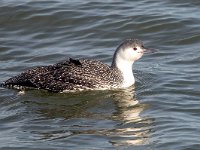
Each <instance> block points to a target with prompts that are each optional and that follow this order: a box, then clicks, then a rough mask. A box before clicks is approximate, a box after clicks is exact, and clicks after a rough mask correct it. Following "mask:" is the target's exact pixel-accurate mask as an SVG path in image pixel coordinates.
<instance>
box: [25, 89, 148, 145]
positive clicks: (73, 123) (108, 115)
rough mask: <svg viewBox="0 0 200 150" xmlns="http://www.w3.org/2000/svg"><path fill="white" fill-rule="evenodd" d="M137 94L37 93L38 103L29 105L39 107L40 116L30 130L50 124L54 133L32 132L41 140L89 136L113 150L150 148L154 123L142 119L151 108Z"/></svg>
mask: <svg viewBox="0 0 200 150" xmlns="http://www.w3.org/2000/svg"><path fill="white" fill-rule="evenodd" d="M133 93H134V89H129V90H122V91H95V92H94V91H92V92H91V91H90V92H81V93H73V94H49V93H43V92H41V93H39V95H38V93H37V95H38V96H37V99H36V100H34V101H33V100H32V101H29V102H28V104H29V106H30V107H33V105H34V106H35V107H34V109H35V113H36V114H37V115H36V116H37V117H35V119H32V120H30V121H29V124H28V126H29V128H30V126H31V125H33V128H34V127H35V124H37V127H38V126H40V125H41V126H45V125H46V122H48V126H51V129H50V130H49V129H48V128H46V129H44V130H42V131H41V130H39V131H38V132H37V133H36V132H32V131H31V132H32V133H36V134H39V136H38V135H37V137H41V138H40V139H39V140H57V139H65V138H67V139H69V138H73V136H76V138H77V136H82V135H85V134H86V135H96V136H102V137H105V139H106V140H107V142H108V143H110V144H112V145H113V146H121V145H144V144H148V139H149V133H150V126H151V119H149V118H145V117H142V116H141V112H143V110H144V109H146V108H147V105H146V104H140V103H139V102H138V100H137V99H136V97H135V96H134V94H133ZM31 94H34V95H35V94H36V93H34V92H32V93H31ZM28 95H29V96H30V94H28ZM32 110H33V109H32ZM47 120H48V121H47ZM33 128H31V129H33ZM34 130H37V129H34ZM76 140H77V139H76Z"/></svg>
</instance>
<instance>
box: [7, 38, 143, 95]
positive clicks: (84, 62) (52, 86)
mask: <svg viewBox="0 0 200 150" xmlns="http://www.w3.org/2000/svg"><path fill="white" fill-rule="evenodd" d="M137 50H138V52H136V51H137ZM144 50H145V49H144V47H143V45H142V42H140V41H139V40H133V39H129V40H126V41H124V42H123V43H122V44H121V45H120V46H119V47H118V48H117V50H116V52H115V54H114V57H113V62H112V65H111V66H109V65H107V64H104V63H102V62H100V61H97V60H89V59H80V60H78V59H71V58H70V59H68V60H66V61H63V62H60V63H57V64H54V65H49V66H39V67H35V68H32V69H30V70H27V71H25V72H23V73H21V74H19V75H17V76H15V77H12V78H10V79H8V80H7V81H5V82H4V83H3V85H4V86H6V87H14V88H30V87H31V88H37V89H45V90H48V91H52V92H67V91H77V90H86V89H114V88H125V87H128V86H131V85H133V84H134V83H135V78H134V76H133V72H132V64H133V63H134V61H135V60H137V59H139V58H140V57H141V56H142V55H143V52H144ZM132 51H133V54H132ZM134 54H135V55H134ZM131 55H133V56H131Z"/></svg>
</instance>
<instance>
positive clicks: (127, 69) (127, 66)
mask: <svg viewBox="0 0 200 150" xmlns="http://www.w3.org/2000/svg"><path fill="white" fill-rule="evenodd" d="M133 63H134V62H130V61H127V60H124V59H122V58H120V57H118V56H116V57H115V58H114V59H113V62H112V65H111V67H113V68H117V69H119V70H120V71H121V73H122V76H123V83H122V87H129V86H131V85H133V84H134V83H135V78H134V76H133V70H132V65H133Z"/></svg>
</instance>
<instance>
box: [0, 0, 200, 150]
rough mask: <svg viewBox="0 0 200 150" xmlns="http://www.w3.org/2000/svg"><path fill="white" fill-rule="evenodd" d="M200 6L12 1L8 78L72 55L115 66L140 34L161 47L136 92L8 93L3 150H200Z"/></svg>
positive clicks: (0, 16)
mask: <svg viewBox="0 0 200 150" xmlns="http://www.w3.org/2000/svg"><path fill="white" fill-rule="evenodd" d="M199 9H200V2H199V1H198V0H190V1H188V0H183V1H178V0H173V1H172V0H165V1H158V0H153V1H148V0H140V1H139V0H138V1H126V2H124V1H122V0H117V1H114V0H109V1H106V2H102V1H94V2H92V1H87V0H85V1H80V0H74V1H71V2H70V1H68V2H65V1H62V0H51V1H47V0H45V1H42V0H37V1H34V0H27V1H23V0H18V1H14V0H2V1H1V2H0V43H1V44H0V64H1V65H0V82H3V81H4V80H6V79H8V78H9V77H12V76H14V75H17V74H19V73H20V72H22V71H24V70H26V69H28V68H31V67H34V66H38V65H48V64H53V63H56V62H59V61H61V60H64V59H66V58H67V57H74V58H82V57H84V58H92V59H98V60H101V61H103V62H105V63H108V64H110V63H111V61H112V54H113V52H114V50H115V48H116V47H117V45H118V44H119V43H120V42H121V41H122V40H123V39H126V38H130V37H134V38H139V39H141V40H143V41H144V43H145V45H146V46H148V47H152V48H155V49H158V51H157V52H155V53H152V54H147V55H145V56H144V57H143V58H142V59H140V60H139V61H138V62H136V63H135V64H134V72H135V73H134V74H135V76H136V77H137V82H136V85H135V88H134V89H129V90H126V91H94V92H80V93H71V94H53V93H48V92H46V91H37V90H29V91H26V93H25V94H23V95H21V94H19V93H18V91H17V90H12V89H5V88H0V149H4V150H7V149H8V150H10V149H20V150H22V149H25V150H32V149H48V150H50V149H87V150H88V149H148V150H151V149H152V150H154V149H156V150H169V149H179V150H186V149H192V150H195V149H199V146H200V109H199V108H200V99H199V96H200V93H199V89H200V76H199V74H200V69H199V64H200V56H199V53H200V49H199V43H200V30H199V29H200V25H199V22H200V17H199V16H200V11H199Z"/></svg>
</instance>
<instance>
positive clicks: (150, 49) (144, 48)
mask: <svg viewBox="0 0 200 150" xmlns="http://www.w3.org/2000/svg"><path fill="white" fill-rule="evenodd" d="M142 49H143V51H144V53H154V52H155V51H156V50H155V49H153V48H146V47H144V46H142Z"/></svg>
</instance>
